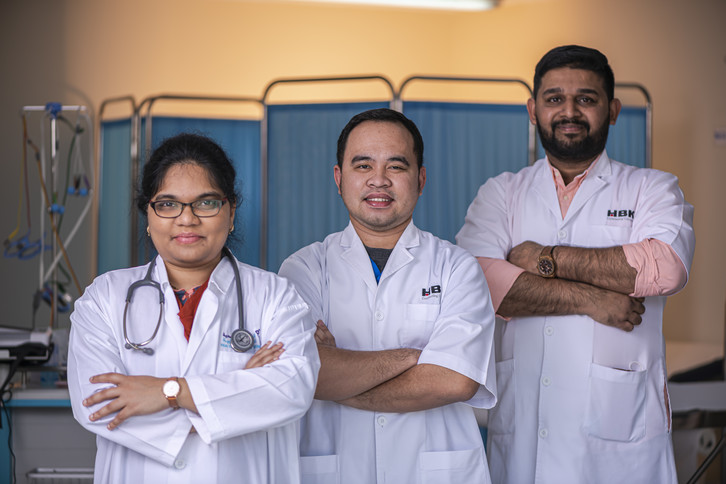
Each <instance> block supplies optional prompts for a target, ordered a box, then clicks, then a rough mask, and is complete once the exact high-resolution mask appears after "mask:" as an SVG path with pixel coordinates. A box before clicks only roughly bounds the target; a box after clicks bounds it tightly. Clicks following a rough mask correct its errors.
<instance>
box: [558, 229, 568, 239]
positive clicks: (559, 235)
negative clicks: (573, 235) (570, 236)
mask: <svg viewBox="0 0 726 484" xmlns="http://www.w3.org/2000/svg"><path fill="white" fill-rule="evenodd" d="M557 237H559V238H560V239H564V238H565V237H567V231H566V230H560V231H559V232H557Z"/></svg>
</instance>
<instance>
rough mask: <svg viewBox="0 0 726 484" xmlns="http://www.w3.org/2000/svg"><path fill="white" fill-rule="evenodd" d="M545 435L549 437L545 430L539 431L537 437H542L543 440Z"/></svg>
mask: <svg viewBox="0 0 726 484" xmlns="http://www.w3.org/2000/svg"><path fill="white" fill-rule="evenodd" d="M547 435H549V432H548V431H547V429H541V430H540V431H539V436H540V437H542V438H543V439H546V438H547Z"/></svg>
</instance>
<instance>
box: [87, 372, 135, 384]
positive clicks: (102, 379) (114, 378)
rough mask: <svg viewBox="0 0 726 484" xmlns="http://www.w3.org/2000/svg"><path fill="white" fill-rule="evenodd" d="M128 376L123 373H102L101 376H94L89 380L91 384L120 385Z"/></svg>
mask: <svg viewBox="0 0 726 484" xmlns="http://www.w3.org/2000/svg"><path fill="white" fill-rule="evenodd" d="M125 377H126V375H122V374H121V373H101V374H100V375H94V376H92V377H91V378H89V379H88V381H90V382H91V383H113V384H114V385H118V384H119V383H121V382H122V381H123V379H124V378H125Z"/></svg>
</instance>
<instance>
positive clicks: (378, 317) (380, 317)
mask: <svg viewBox="0 0 726 484" xmlns="http://www.w3.org/2000/svg"><path fill="white" fill-rule="evenodd" d="M375 317H376V320H378V321H382V320H383V313H382V312H381V311H376V314H375Z"/></svg>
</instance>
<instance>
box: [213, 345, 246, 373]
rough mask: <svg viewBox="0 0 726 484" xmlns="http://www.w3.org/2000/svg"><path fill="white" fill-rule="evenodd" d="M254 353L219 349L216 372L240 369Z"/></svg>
mask: <svg viewBox="0 0 726 484" xmlns="http://www.w3.org/2000/svg"><path fill="white" fill-rule="evenodd" d="M252 355H254V352H253V351H248V352H246V353H238V352H236V351H230V350H227V351H220V352H219V356H218V358H217V373H223V372H227V371H234V370H242V369H244V367H245V365H246V364H247V362H248V361H249V360H250V358H252Z"/></svg>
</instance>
